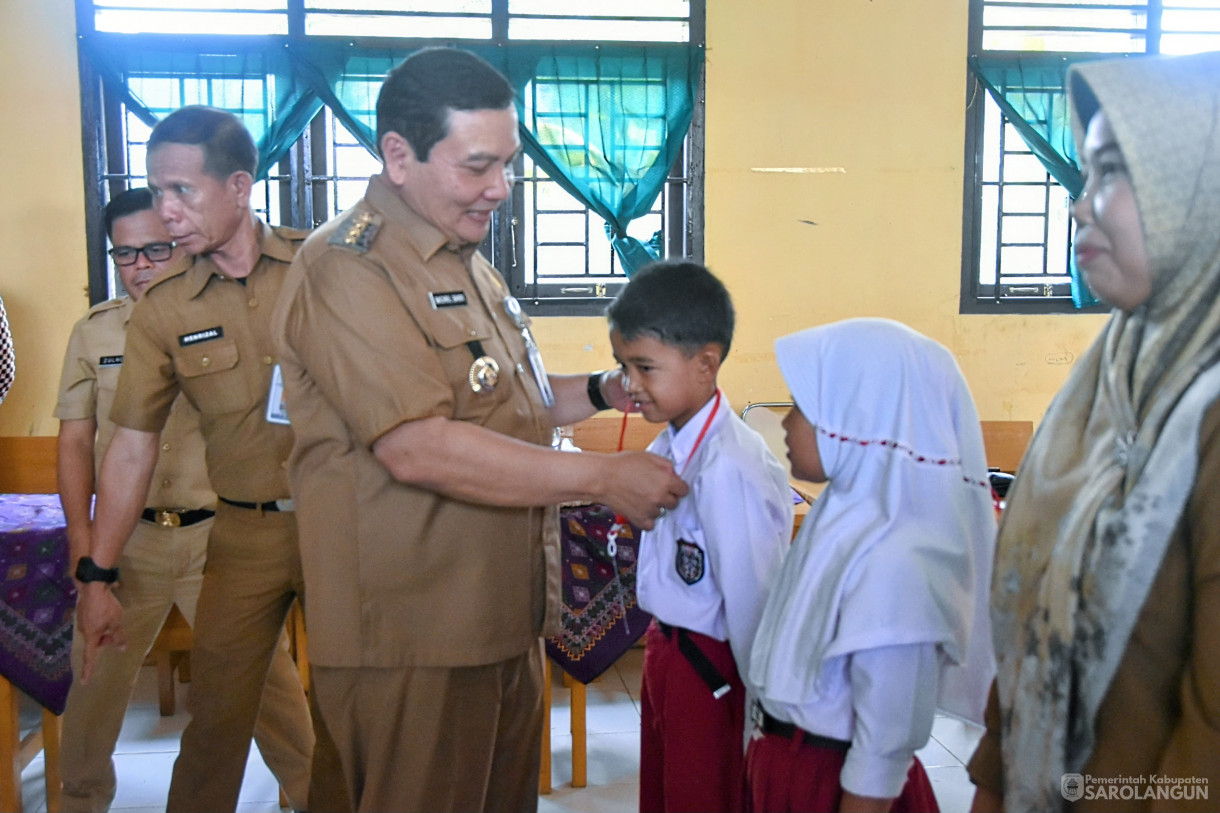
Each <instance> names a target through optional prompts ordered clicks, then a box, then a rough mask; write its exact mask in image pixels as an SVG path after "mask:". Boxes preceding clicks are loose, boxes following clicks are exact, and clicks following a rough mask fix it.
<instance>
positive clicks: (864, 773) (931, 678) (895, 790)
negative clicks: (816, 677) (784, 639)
mask: <svg viewBox="0 0 1220 813" xmlns="http://www.w3.org/2000/svg"><path fill="white" fill-rule="evenodd" d="M895 589H902V588H901V585H896V586H895ZM943 657H944V656H943V655H942V654H941V653H940V651H939V650H938V648H937V645H936V644H930V643H929V644H905V645H900V646H882V647H876V648H874V649H866V650H862V651H859V652H853V653H851V654H849V655H842V656H838V657H835V658H832V659H830V660H829V661H827V663H826V666H825V671H826V676H827V677H826V691H825V693H824V694H823V695H821V696H820V697H819V698H818V699H817V700H816V701H813V702H809V703H803V704H799V705H798V704H792V703H784V702H780V701H777V700H774V699H772V698H768V697H765V696H764V697H760V698H759V702H761V703H762V707H763V708H764V709H765V710H766V712H767V713H768V714H770V715H771V716H772V717H775V718H777V719H779V720H783V721H784V722H786V723H793V724H795V725H796V726H798V727H800V728H803V729H804V730H806V731H809V732H812V733H814V734H820V735H821V736H823V737H831V738H833V739H836V740H847V741H849V742H850V743H851V748H850V749H848V751H847V758H846V760H845V761H844V762H843V769H842V770H841V771H840V773H839V784H840V785H841V786H842V787H843V788H844V789H845V790H848V791H850V792H852V793H855V794H857V795H859V796H872V797H875V798H879V799H889V798H893V797H895V796H897V795H898V794H899V793H901V792H902V786H903V785H904V784H905V783H906V778H907V771H909V770H910V768H911V756H912V755H913V754H914V753H915V752H916V751H918V750H919V749H920V748H923V747H924V745H926V744H927V742H928V737H929V736H931V734H932V720H933V718H934V717H935V716H936V694H937V688H938V684H939V681H940V670H941V658H943ZM747 685H748V681H747ZM751 688H753V690H754V691H757V689H756V688H754V687H751Z"/></svg>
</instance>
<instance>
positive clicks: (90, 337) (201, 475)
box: [55, 297, 216, 510]
mask: <svg viewBox="0 0 1220 813" xmlns="http://www.w3.org/2000/svg"><path fill="white" fill-rule="evenodd" d="M133 306H134V303H133V302H132V301H131V300H130V299H128V298H126V297H123V298H120V299H111V300H109V301H107V302H102V303H101V304H99V305H95V306H94V307H93V308H91V309H90V310H89V312H88V313H87V314H85V316H84V318H82V319H81V320H80V321H79V322H77V323H76V325H75V327H73V328H72V337H71V338H70V339H69V340H68V349H67V352H66V353H65V354H64V367H63V372H62V374H61V376H60V380H59V401H58V403H56V405H55V417H56V418H59V419H60V420H83V419H87V418H93V419H94V420H95V421H96V423H97V440H96V442H95V444H94V447H93V462H94V467H95V472H94V474H95V475H96V474H97V472H98V471H100V470H101V465H102V458H103V457H105V455H106V447H107V446H109V445H110V439H111V438H112V437H114V429H115V426H114V424H113V423H111V421H110V405H111V404H112V403H113V402H114V392H115V388H116V387H117V386H118V382H119V370H120V369H121V368H122V365H123V345H124V341H125V338H126V335H127V322H128V320H129V319H130V318H131V311H132V307H133ZM202 463H203V435H202V434H200V432H199V413H198V412H196V411H195V409H194V407H192V406H191V405H190V404H189V403H187V401H186V399H185V398H181V397H179V398H176V399H175V400H174V402H173V406H172V407H171V408H170V413H169V419H168V420H167V421H166V423H165V429H164V430H162V432H161V452H160V455H159V457H158V458H157V467H156V469H154V470H153V479H152V485H151V486H150V488H149V492H148V501H147V502H146V503H145V504H146V505H147V506H148V507H150V508H184V509H188V510H193V509H199V508H208V509H211V508H214V507H215V505H216V495H215V494H214V493H212V487H211V485H210V484H209V483H208V475H207V471H206V470H205V469H204V467H203V465H202Z"/></svg>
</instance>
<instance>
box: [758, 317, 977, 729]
mask: <svg viewBox="0 0 1220 813" xmlns="http://www.w3.org/2000/svg"><path fill="white" fill-rule="evenodd" d="M775 352H776V357H777V359H778V361H779V366H780V370H781V371H782V372H783V375H784V380H785V381H786V382H787V383H788V387H789V389H790V390H791V391H792V395H793V398H794V400H795V401H796V405H797V407H798V408H799V409H800V410H801V412H802V413H803V414H804V415H805V417H806V418H807V419H808V420H809V422H810V423H811V424H812V425H813V426H814V427H816V429H817V441H818V451H819V454H820V455H821V459H822V467H823V469H824V471H825V472H826V475H827V477H828V478H829V484H828V486H827V487H826V489H825V490H824V491H823V492H822V494H821V496H820V497H819V498H818V499H817V501H816V502H815V503H814V506H813V508H812V509H810V511H809V514H808V516H807V517H806V518H805V520H804V522H803V523H802V526H801V530H800V533H799V534H798V536H797V538H796V541H795V542H794V543H793V545H792V548H791V550H790V551H789V552H788V555H787V557H786V559H785V560H784V564H783V568H782V570H781V575H780V578H779V581H778V583H777V584H776V586H775V588H774V590H773V591H772V593H771V596H770V599H769V600H768V602H767V605H766V608H765V609H764V611H763V618H762V622H761V625H760V626H759V630H758V635H757V637H756V639H755V644H754V649H753V652H752V657H751V661H750V670H749V677H750V681H751V682H752V683H753V684H754V686H755V687H756V688H757V689H758V691H759V692H760V694H761V695H762V696H763V697H765V698H769V699H773V700H775V701H778V702H782V703H790V704H798V705H799V704H806V703H810V702H814V701H816V700H817V698H818V697H819V696H820V694H821V693H822V691H823V690H824V687H825V684H824V682H823V678H824V676H826V675H827V674H828V671H827V662H828V661H830V659H832V658H836V657H839V656H846V655H849V654H850V653H852V652H857V651H861V650H866V649H872V648H876V647H883V646H895V645H902V644H923V643H934V644H936V645H938V646H939V647H940V649H941V651H942V652H943V653H944V656H945V657H944V658H943V659H942V663H944V667H943V668H942V672H941V681H940V690H939V696H938V698H937V703H938V705H939V706H940V707H941V708H942V709H943V710H945V711H947V712H949V713H951V714H954V715H956V716H959V717H962V718H964V719H969V720H974V721H981V720H982V714H983V708H984V704H985V701H986V695H987V690H988V687H989V685H990V682H991V679H992V676H993V675H994V672H995V667H994V660H993V656H992V650H991V635H990V624H989V621H988V607H987V599H988V589H987V588H988V585H989V584H990V580H991V563H992V554H993V547H994V543H995V510H994V507H993V503H992V501H991V488H990V484H989V481H988V477H987V463H986V458H985V456H984V452H983V437H982V430H981V429H980V427H979V419H978V414H977V413H976V411H975V408H974V402H973V400H972V399H971V397H970V392H969V390H968V389H967V387H966V382H965V381H964V380H963V378H962V375H961V372H960V371H959V370H958V367H957V363H956V362H955V361H954V359H953V356H952V355H950V354H949V352H948V351H947V350H946V349H945V348H944V347H942V346H941V345H939V344H937V343H936V342H934V341H932V340H931V339H929V338H927V337H926V336H923V335H921V334H919V333H917V332H915V331H914V330H912V329H910V328H908V327H906V326H905V325H902V324H899V323H897V322H892V321H889V320H884V319H851V320H848V321H845V322H838V323H835V324H831V325H825V326H822V327H816V328H812V329H809V330H805V331H802V332H800V333H796V334H793V335H791V336H785V337H783V338H781V339H779V340H778V341H777V342H776V343H775Z"/></svg>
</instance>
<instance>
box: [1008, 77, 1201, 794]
mask: <svg viewBox="0 0 1220 813" xmlns="http://www.w3.org/2000/svg"><path fill="white" fill-rule="evenodd" d="M1070 83H1071V87H1070V90H1069V92H1070V95H1071V99H1072V108H1073V112H1074V121H1073V125H1074V128H1075V133H1076V139H1077V144H1078V145H1079V144H1080V142H1081V141H1082V140H1083V133H1084V129H1085V127H1086V125H1087V123H1088V119H1089V118H1090V117H1091V116H1092V113H1093V112H1094V111H1095V110H1096V109H1097V108H1098V106H1099V105H1100V107H1101V108H1103V109H1104V110H1105V111H1106V115H1107V116H1108V118H1109V120H1110V123H1111V125H1112V127H1113V130H1114V133H1115V136H1116V138H1117V140H1118V144H1119V146H1120V147H1121V149H1122V151H1123V154H1124V156H1125V158H1126V161H1127V165H1128V168H1129V171H1130V177H1131V181H1132V185H1133V188H1134V191H1135V198H1136V203H1137V206H1138V208H1139V212H1140V218H1141V222H1142V223H1143V228H1144V236H1145V241H1146V244H1147V249H1148V256H1149V260H1150V262H1151V264H1152V273H1153V281H1152V294H1151V296H1150V297H1149V299H1148V301H1147V302H1145V303H1144V304H1142V305H1140V306H1139V307H1137V308H1135V309H1133V310H1131V311H1130V312H1123V311H1120V310H1117V309H1116V310H1115V311H1114V313H1113V315H1112V316H1111V318H1110V321H1109V323H1108V324H1107V325H1106V328H1105V330H1104V331H1103V332H1102V334H1101V335H1100V336H1099V337H1098V338H1097V340H1096V341H1095V342H1094V343H1093V346H1092V347H1091V348H1090V349H1089V350H1088V351H1087V352H1086V353H1085V355H1084V356H1083V357H1082V358H1081V359H1080V360H1079V361H1078V362H1077V364H1076V366H1075V368H1074V369H1073V370H1072V373H1071V376H1070V377H1069V379H1068V381H1067V383H1066V384H1065V385H1064V387H1063V389H1062V391H1060V393H1059V394H1058V395H1057V396H1056V398H1055V400H1054V402H1053V403H1052V404H1051V407H1050V409H1049V411H1048V412H1047V415H1046V417H1045V419H1044V420H1043V421H1042V424H1041V426H1040V427H1039V430H1038V433H1037V435H1036V436H1035V437H1034V440H1033V443H1032V444H1031V446H1030V449H1029V452H1028V453H1027V454H1026V457H1025V460H1024V461H1023V462H1022V464H1021V470H1020V475H1019V477H1018V478H1017V482H1016V484H1015V485H1014V487H1013V490H1012V493H1011V494H1010V495H1009V503H1008V509H1007V511H1006V512H1005V516H1004V519H1003V522H1002V525H1001V528H1000V538H999V542H998V547H997V551H996V566H995V578H994V582H993V595H992V602H993V628H994V634H995V643H996V654H997V669H998V673H997V688H998V691H999V698H1000V707H1001V712H1002V715H1001V719H1002V726H1003V732H1002V733H1003V738H1002V742H1003V760H1004V772H1005V788H1004V795H1005V806H1006V807H1007V808H1008V809H1009V810H1038V811H1045V810H1057V809H1060V808H1062V806H1063V796H1062V794H1061V792H1060V782H1061V777H1062V775H1063V774H1064V773H1069V772H1079V771H1080V769H1081V768H1082V767H1083V766H1084V764H1085V762H1086V761H1087V760H1088V758H1089V756H1090V755H1091V753H1092V751H1093V745H1094V742H1093V738H1094V730H1093V727H1094V721H1095V720H1096V716H1097V709H1098V707H1099V706H1100V704H1101V701H1102V699H1103V698H1104V697H1105V694H1106V691H1107V690H1108V688H1109V686H1110V682H1111V680H1112V678H1113V677H1114V673H1115V670H1116V669H1117V667H1118V663H1119V661H1120V660H1121V658H1122V656H1123V653H1124V651H1125V650H1126V645H1127V641H1128V639H1129V638H1130V635H1131V630H1132V628H1133V627H1134V625H1135V620H1136V617H1137V616H1138V615H1139V613H1140V611H1141V609H1142V607H1143V605H1144V602H1145V600H1146V599H1147V597H1148V591H1149V588H1150V586H1151V582H1152V580H1153V578H1154V577H1155V575H1156V573H1157V571H1158V570H1159V563H1160V561H1161V560H1162V558H1163V556H1164V553H1165V550H1166V548H1167V547H1168V543H1169V540H1170V538H1171V536H1172V535H1173V533H1174V530H1175V529H1176V528H1177V526H1178V523H1179V520H1180V518H1181V516H1182V512H1183V510H1184V508H1185V505H1186V501H1187V499H1188V497H1189V496H1190V492H1191V490H1192V488H1193V485H1194V480H1195V474H1196V471H1197V469H1198V433H1199V427H1200V424H1201V421H1202V418H1203V416H1204V414H1205V413H1206V411H1207V410H1208V408H1209V407H1210V406H1211V405H1212V403H1213V402H1214V401H1215V400H1216V398H1217V397H1218V396H1220V364H1218V363H1217V362H1218V361H1220V53H1211V54H1200V55H1197V56H1192V57H1176V58H1133V59H1126V60H1114V61H1103V62H1092V63H1086V64H1083V65H1079V66H1076V67H1074V68H1073V69H1072V71H1071V73H1070Z"/></svg>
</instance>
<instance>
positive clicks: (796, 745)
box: [788, 725, 805, 754]
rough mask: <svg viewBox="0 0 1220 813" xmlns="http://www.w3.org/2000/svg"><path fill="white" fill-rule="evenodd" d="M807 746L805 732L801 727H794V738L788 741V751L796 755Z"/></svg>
mask: <svg viewBox="0 0 1220 813" xmlns="http://www.w3.org/2000/svg"><path fill="white" fill-rule="evenodd" d="M804 744H805V732H804V730H802V729H801V727H800V726H795V725H794V726H793V727H792V736H791V737H790V738H789V739H788V750H789V751H791V752H792V753H794V754H795V753H796V752H797V751H799V750H801V746H802V745H804Z"/></svg>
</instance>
